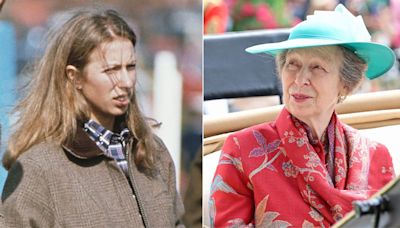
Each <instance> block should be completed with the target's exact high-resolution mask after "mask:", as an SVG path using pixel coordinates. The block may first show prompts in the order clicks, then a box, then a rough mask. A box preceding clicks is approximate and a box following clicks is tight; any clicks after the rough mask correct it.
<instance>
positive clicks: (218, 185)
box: [210, 175, 237, 195]
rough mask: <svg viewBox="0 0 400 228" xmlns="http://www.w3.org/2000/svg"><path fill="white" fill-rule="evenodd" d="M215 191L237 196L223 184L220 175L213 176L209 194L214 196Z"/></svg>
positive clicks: (230, 188)
mask: <svg viewBox="0 0 400 228" xmlns="http://www.w3.org/2000/svg"><path fill="white" fill-rule="evenodd" d="M216 191H223V192H225V193H233V194H237V192H236V191H235V190H234V189H233V188H232V187H231V186H229V185H228V184H227V183H225V182H224V180H223V179H222V177H221V176H220V175H217V176H215V178H214V181H213V183H212V184H211V191H210V194H211V195H212V194H214V193H215V192H216Z"/></svg>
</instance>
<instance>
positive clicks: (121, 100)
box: [114, 96, 129, 108]
mask: <svg viewBox="0 0 400 228" xmlns="http://www.w3.org/2000/svg"><path fill="white" fill-rule="evenodd" d="M114 101H115V103H116V105H117V106H118V107H120V108H123V107H126V106H127V105H128V104H129V99H128V97H127V96H119V97H116V98H114Z"/></svg>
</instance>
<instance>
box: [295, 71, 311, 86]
mask: <svg viewBox="0 0 400 228" xmlns="http://www.w3.org/2000/svg"><path fill="white" fill-rule="evenodd" d="M310 77H311V72H310V71H309V70H308V69H307V68H305V67H303V68H302V69H301V70H300V71H299V72H298V73H297V74H296V79H295V83H296V84H297V85H298V86H306V85H310Z"/></svg>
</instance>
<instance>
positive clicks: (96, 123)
mask: <svg viewBox="0 0 400 228" xmlns="http://www.w3.org/2000/svg"><path fill="white" fill-rule="evenodd" d="M136 40H137V37H136V35H135V33H134V31H133V30H132V29H131V28H130V27H129V26H128V24H127V23H126V22H125V21H124V20H123V19H122V18H121V17H120V16H119V15H118V14H117V13H116V12H115V11H111V10H107V11H104V12H98V11H92V10H80V11H79V12H77V13H75V14H74V15H73V16H72V17H71V18H70V19H69V20H67V21H66V22H65V24H63V25H62V26H59V27H58V29H56V30H54V31H52V32H50V33H49V40H48V44H47V48H46V49H45V53H44V55H43V57H42V58H41V59H40V61H39V62H38V63H37V65H36V67H35V69H34V74H33V78H32V82H31V84H30V87H29V91H28V94H27V95H26V97H25V98H24V99H22V101H20V103H18V105H17V106H16V109H15V111H16V113H17V114H18V121H17V122H16V126H15V129H14V131H13V134H12V135H11V137H10V140H9V144H8V150H7V152H6V154H5V156H4V158H3V165H4V167H5V168H6V169H8V170H9V175H8V178H7V181H6V184H5V187H4V191H3V194H2V202H3V210H4V216H5V222H6V225H8V226H9V227H26V226H33V227H60V226H61V227H111V226H115V227H143V226H144V227H174V226H179V225H180V224H181V220H180V217H181V215H182V214H183V207H182V204H181V200H180V197H179V195H178V194H177V191H176V183H175V178H176V177H175V172H174V170H175V169H174V164H173V162H172V159H171V157H170V155H169V153H168V151H167V149H166V147H165V146H164V144H163V143H162V141H161V140H160V139H159V138H157V137H156V136H155V135H154V133H153V132H152V129H151V128H152V126H151V122H150V121H149V119H147V118H146V117H144V115H143V114H142V113H141V111H140V109H139V106H138V102H137V99H136V93H135V84H136V54H135V45H136Z"/></svg>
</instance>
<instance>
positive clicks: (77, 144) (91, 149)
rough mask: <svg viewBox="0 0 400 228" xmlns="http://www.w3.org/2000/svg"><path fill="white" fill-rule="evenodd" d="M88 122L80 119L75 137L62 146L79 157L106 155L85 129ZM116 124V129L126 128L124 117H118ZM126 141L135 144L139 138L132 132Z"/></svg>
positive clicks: (88, 157)
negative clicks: (133, 135)
mask: <svg viewBox="0 0 400 228" xmlns="http://www.w3.org/2000/svg"><path fill="white" fill-rule="evenodd" d="M86 122H87V121H86ZM86 122H83V121H79V120H78V128H77V129H76V132H75V134H74V138H73V139H72V140H71V141H68V142H65V143H64V144H63V145H62V147H63V148H64V149H65V151H66V152H68V153H69V154H71V155H72V156H74V157H76V158H78V159H90V158H94V157H98V156H102V155H103V156H104V155H105V153H104V152H103V150H102V149H100V147H98V146H97V144H96V142H95V141H93V140H92V139H91V138H90V137H89V134H88V133H86V132H85V130H84V129H83V127H84V124H85V123H86ZM115 126H117V128H116V129H118V130H120V129H124V128H126V124H125V123H124V121H123V120H122V118H116V125H115ZM118 127H119V128H118ZM124 142H125V144H126V143H130V144H132V145H133V146H134V144H136V143H137V140H136V139H135V137H132V135H131V134H130V136H129V138H128V139H127V140H125V141H124ZM107 157H108V156H107Z"/></svg>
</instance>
